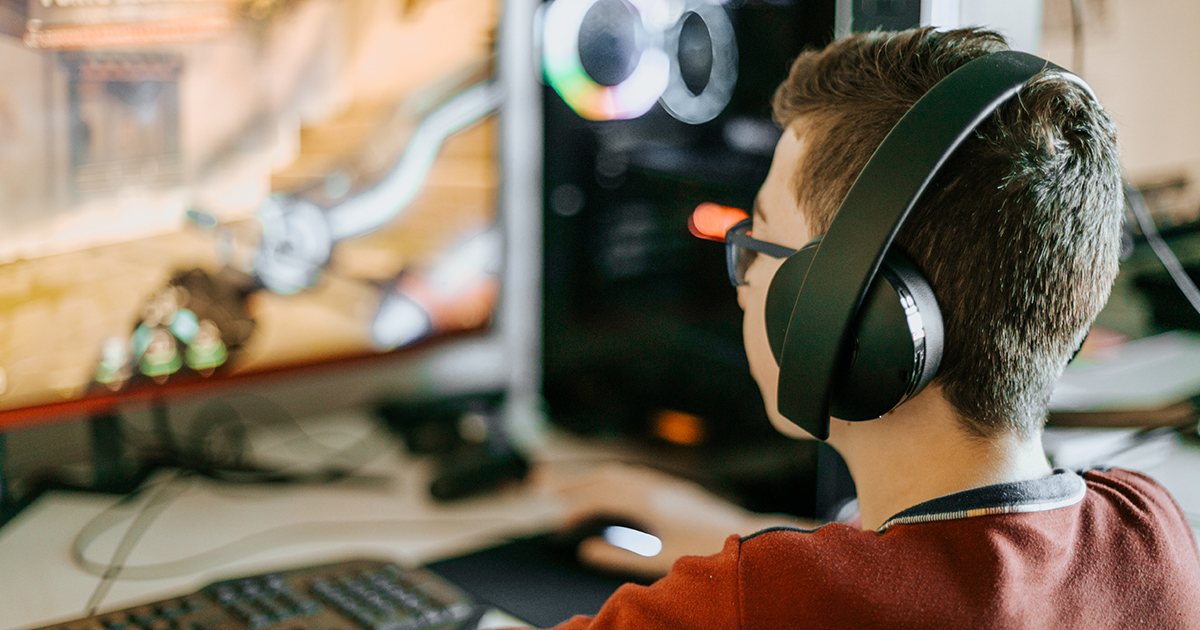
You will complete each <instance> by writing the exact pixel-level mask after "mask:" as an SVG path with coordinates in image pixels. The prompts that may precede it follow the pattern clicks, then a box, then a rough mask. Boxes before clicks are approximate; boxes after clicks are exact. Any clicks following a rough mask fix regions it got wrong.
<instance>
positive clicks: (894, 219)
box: [777, 51, 1094, 440]
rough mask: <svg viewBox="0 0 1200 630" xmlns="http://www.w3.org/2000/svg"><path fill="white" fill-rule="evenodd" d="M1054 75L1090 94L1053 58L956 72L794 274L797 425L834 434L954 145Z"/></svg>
mask: <svg viewBox="0 0 1200 630" xmlns="http://www.w3.org/2000/svg"><path fill="white" fill-rule="evenodd" d="M1048 69H1049V70H1056V71H1060V72H1062V73H1063V76H1064V78H1066V79H1068V80H1070V81H1072V82H1073V83H1077V84H1079V85H1081V86H1082V87H1084V89H1086V90H1087V91H1088V93H1089V94H1091V89H1090V88H1088V87H1087V84H1086V83H1084V82H1083V80H1082V79H1079V78H1078V77H1076V76H1075V75H1072V74H1070V73H1068V72H1066V71H1065V70H1063V69H1062V68H1060V67H1058V66H1056V65H1054V64H1052V63H1050V62H1048V61H1046V60H1044V59H1041V58H1039V57H1035V56H1033V55H1029V54H1026V53H1022V52H1015V51H1004V52H997V53H993V54H990V55H987V56H984V57H980V58H978V59H975V60H972V61H970V62H968V63H966V64H964V65H963V66H961V67H959V68H958V69H956V70H955V71H953V72H951V73H950V74H949V75H947V76H946V77H945V78H943V79H942V80H941V81H939V82H938V83H937V84H936V85H935V86H933V88H932V89H930V90H929V91H928V92H927V93H926V94H925V95H924V96H922V97H921V98H920V99H919V100H918V101H917V102H916V103H915V104H914V105H913V106H912V108H910V109H909V111H908V112H906V113H905V114H904V116H903V117H902V118H901V119H900V120H899V121H898V122H897V123H896V125H895V126H894V127H893V128H892V129H891V131H890V132H888V135H887V136H886V137H885V138H884V140H883V142H882V143H881V144H880V145H879V147H878V148H877V149H876V150H875V153H874V155H872V156H871V159H870V160H869V161H868V162H867V164H866V166H864V167H863V170H862V173H861V174H860V175H859V176H858V179H856V180H855V182H854V185H853V186H852V187H851V188H850V191H849V193H847V195H846V198H845V200H844V201H843V202H842V205H841V207H840V208H839V210H838V213H837V215H836V216H835V218H834V220H833V223H832V225H831V226H830V228H829V230H828V231H827V232H826V233H825V235H824V237H823V239H822V241H821V244H820V246H819V247H818V248H817V251H816V253H815V254H814V256H813V257H812V259H811V262H810V263H809V265H808V267H807V268H806V269H802V270H795V271H793V272H792V273H795V274H798V275H797V276H796V280H795V281H793V282H796V283H798V285H799V289H798V292H797V294H796V299H795V301H794V303H793V306H792V309H791V315H790V319H789V321H788V325H787V329H786V331H785V332H784V337H783V344H782V349H781V351H780V353H779V356H778V357H777V358H778V362H779V368H780V373H779V390H778V407H779V412H780V413H781V414H782V415H783V416H784V417H786V418H787V419H788V420H790V421H791V422H793V423H795V424H796V425H798V426H799V427H801V428H803V429H804V430H806V431H808V432H809V433H811V434H812V435H814V436H815V437H817V438H819V439H822V440H823V439H826V438H828V437H829V409H830V398H831V395H832V392H833V388H834V385H835V379H836V377H837V375H838V374H840V373H841V372H842V371H843V370H844V368H845V367H846V366H845V365H843V363H844V362H845V361H846V357H848V356H849V353H848V352H847V350H848V344H850V343H852V342H853V339H851V329H852V327H853V325H854V322H855V318H856V315H857V313H858V311H859V309H860V307H861V305H862V303H863V299H864V297H865V295H866V292H867V290H868V288H869V287H870V286H871V282H872V281H873V280H874V278H875V275H876V273H878V271H879V266H880V264H881V262H882V261H883V258H884V256H885V255H886V254H887V251H888V249H889V248H890V247H891V244H892V241H893V240H894V239H895V237H896V234H897V233H898V232H899V230H900V226H901V225H903V223H904V220H905V219H906V218H907V217H908V214H909V212H910V211H911V210H912V208H913V206H915V205H916V203H917V200H918V199H919V198H920V196H921V194H922V193H923V192H924V190H925V187H926V186H928V185H929V182H930V181H931V180H932V179H933V178H934V176H935V175H936V174H937V172H938V170H939V169H940V168H941V166H942V164H944V163H945V162H946V160H947V159H948V158H949V157H950V155H951V154H952V153H954V151H955V149H957V148H958V147H959V145H961V144H962V142H963V141H964V140H965V139H966V138H967V137H969V136H970V134H971V133H972V132H973V131H974V130H975V128H976V127H978V126H979V124H980V123H981V122H983V121H984V120H986V119H987V118H988V117H989V116H990V115H991V114H992V113H993V112H995V111H996V109H997V108H999V107H1000V105H1002V104H1003V103H1005V102H1006V101H1008V99H1010V98H1012V97H1013V96H1014V95H1015V94H1016V93H1017V92H1018V91H1019V90H1020V89H1021V88H1022V87H1023V86H1024V85H1025V84H1026V83H1028V82H1029V80H1031V79H1032V78H1034V77H1035V76H1037V75H1038V74H1040V73H1042V72H1043V71H1045V70H1048ZM1093 98H1094V95H1093ZM782 271H783V270H782V269H781V272H782ZM848 289H849V290H848Z"/></svg>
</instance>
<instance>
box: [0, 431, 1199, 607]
mask: <svg viewBox="0 0 1200 630" xmlns="http://www.w3.org/2000/svg"><path fill="white" fill-rule="evenodd" d="M357 422H358V426H359V428H358V429H356V430H359V431H361V430H364V429H363V427H364V426H366V425H367V424H368V423H367V421H366V420H365V419H363V418H359V419H357ZM350 424H353V422H352V421H351V422H350ZM550 440H551V447H550V448H549V449H548V452H549V453H552V454H553V456H554V457H555V458H556V459H560V458H561V459H567V460H578V459H580V458H586V459H591V460H595V459H598V458H603V457H604V455H605V451H604V450H602V449H601V448H599V447H591V446H590V445H588V444H586V443H582V442H580V441H578V440H571V439H568V438H566V437H565V436H561V435H552V436H551V437H550ZM1144 471H1145V472H1147V473H1149V474H1151V475H1152V476H1154V477H1155V478H1157V479H1158V480H1159V481H1160V482H1162V483H1163V484H1164V485H1165V486H1166V487H1167V488H1168V489H1169V490H1170V491H1171V492H1172V493H1173V494H1174V495H1175V496H1176V498H1177V499H1178V500H1179V502H1180V503H1181V504H1182V505H1183V507H1184V509H1185V510H1187V511H1188V512H1190V513H1191V514H1193V515H1196V514H1200V483H1198V482H1197V480H1200V446H1197V445H1195V444H1186V445H1184V446H1182V447H1180V448H1178V449H1176V450H1175V451H1173V452H1172V453H1171V455H1170V456H1169V457H1167V458H1165V459H1162V460H1160V461H1158V462H1156V463H1154V464H1153V465H1150V466H1147V467H1145V468H1144ZM362 472H363V474H365V475H379V476H380V479H381V481H380V482H379V483H367V484H355V483H338V484H332V485H325V486H306V487H257V486H255V487H237V486H229V485H221V484H214V483H212V482H209V481H203V480H191V481H189V482H188V483H191V484H192V485H191V486H190V488H189V489H188V490H187V492H185V493H184V494H183V495H182V496H180V497H179V498H178V499H177V500H175V501H174V502H173V503H171V504H170V505H169V506H168V507H167V508H166V510H165V511H164V512H163V513H162V514H161V515H160V516H159V518H158V519H157V520H156V521H155V522H154V523H153V525H151V527H150V528H149V530H148V531H147V532H146V534H145V536H143V538H142V539H141V540H140V541H139V543H138V545H137V547H136V548H135V550H134V552H133V554H132V555H131V556H130V558H129V562H128V563H127V565H128V566H137V565H145V564H156V563H161V562H166V561H172V560H177V559H180V558H185V557H189V556H192V555H194V554H197V553H201V552H205V551H208V550H212V549H216V548H218V547H221V546H222V545H226V544H228V543H230V542H232V541H236V540H239V539H242V538H245V537H247V536H249V535H252V534H255V533H259V532H268V531H270V532H272V533H271V535H270V540H269V545H265V546H263V547H261V548H260V549H258V550H257V551H256V552H254V553H249V554H246V555H243V556H240V557H238V558H237V559H235V560H232V561H230V562H227V563H223V564H220V565H219V566H215V567H212V568H208V569H204V570H201V571H197V572H195V573H191V574H188V575H182V576H178V577H171V578H164V579H155V580H144V581H131V580H119V581H117V582H116V583H115V584H114V586H113V588H112V590H111V591H110V592H109V594H108V596H107V597H106V598H105V600H104V604H103V606H102V609H115V608H121V607H123V606H128V605H133V604H137V603H141V602H144V601H148V600H156V599H161V598H166V597H171V596H175V595H180V594H184V593H189V592H192V591H195V590H196V589H198V588H200V587H202V586H204V585H206V584H208V583H210V582H212V581H215V580H219V579H224V578H229V577H234V576H238V575H246V574H253V573H257V572H262V571H266V570H271V569H277V568H286V567H288V566H300V565H307V564H316V563H320V562H324V561H331V560H335V559H342V558H346V557H353V556H367V557H382V558H385V559H392V560H396V561H399V562H401V563H421V562H427V561H432V560H436V559H439V558H444V557H449V556H453V555H457V554H461V553H464V552H467V551H470V550H473V549H476V548H480V547H482V546H485V545H488V544H490V543H494V542H498V541H501V540H504V539H506V538H509V537H513V536H520V535H525V534H531V533H535V532H538V531H542V530H544V529H546V528H547V527H549V526H550V524H551V523H553V522H554V520H555V517H556V516H557V515H558V514H559V510H560V509H561V506H559V505H557V504H556V502H555V501H554V500H552V499H550V498H547V497H544V496H538V495H537V494H536V493H533V492H530V491H528V490H527V489H525V488H511V489H509V490H505V491H503V492H500V493H497V494H493V495H489V496H486V497H481V498H478V499H470V500H466V501H462V502H458V503H453V504H437V503H434V502H432V501H431V500H430V499H429V497H428V493H427V491H426V488H427V482H428V479H429V473H430V471H429V462H427V461H424V460H420V459H413V458H409V457H407V456H405V455H404V454H403V453H402V452H401V450H400V449H398V448H395V449H387V450H385V451H384V453H383V455H381V456H380V457H378V458H377V459H375V460H374V461H372V462H371V463H370V464H369V465H368V466H367V467H365V468H364V470H363V471H362ZM113 501H114V499H113V498H112V497H104V496H98V495H87V494H71V493H55V494H49V495H46V496H44V497H43V498H42V499H40V500H39V501H37V502H36V503H35V504H34V505H33V506H31V507H30V508H29V509H28V510H26V511H25V512H24V513H23V514H21V515H20V516H19V517H18V518H17V519H15V520H13V521H12V522H11V523H10V524H9V525H8V526H7V527H6V528H5V529H4V530H0V630H17V629H21V628H32V627H36V626H41V625H45V624H48V623H53V622H56V621H64V620H68V619H73V618H77V617H79V616H80V615H81V614H82V613H83V608H84V605H85V603H86V602H87V600H88V598H89V597H90V596H91V594H92V592H93V590H94V589H95V588H96V585H97V583H98V579H97V578H96V577H95V576H92V575H89V574H87V573H84V572H83V571H81V570H80V569H79V568H77V567H76V566H75V565H74V564H73V563H72V561H71V557H70V553H71V541H72V540H73V539H74V537H75V536H76V534H78V533H79V531H80V530H81V529H82V528H83V527H84V526H85V524H86V523H87V522H88V521H89V520H90V519H92V518H93V517H95V516H96V515H97V514H99V513H100V512H101V511H103V510H104V509H105V508H106V507H108V506H109V505H111V504H112V503H113ZM350 522H356V523H359V524H360V525H357V526H350V525H346V523H350ZM312 523H326V524H327V525H328V527H324V528H320V529H318V530H317V531H312V530H307V529H304V528H303V527H302V526H303V525H304V524H312ZM123 530H124V526H119V527H117V528H115V529H114V531H112V532H109V533H108V534H107V535H105V536H102V537H101V538H99V539H97V541H96V542H95V544H94V545H93V546H92V548H91V549H89V550H88V557H89V558H92V559H96V560H102V561H103V560H107V559H108V558H109V557H110V556H111V554H112V552H113V549H114V548H115V546H116V544H117V542H118V539H119V537H120V535H121V534H122V533H123Z"/></svg>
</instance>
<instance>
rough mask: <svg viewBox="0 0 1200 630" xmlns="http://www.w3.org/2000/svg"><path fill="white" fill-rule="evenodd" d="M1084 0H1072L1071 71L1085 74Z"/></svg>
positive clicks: (1079, 74) (1081, 74) (1080, 74)
mask: <svg viewBox="0 0 1200 630" xmlns="http://www.w3.org/2000/svg"><path fill="white" fill-rule="evenodd" d="M1083 1H1084V0H1071V72H1072V73H1074V74H1076V75H1078V76H1083V22H1084V20H1083Z"/></svg>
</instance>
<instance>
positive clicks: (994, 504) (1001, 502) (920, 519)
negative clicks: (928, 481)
mask: <svg viewBox="0 0 1200 630" xmlns="http://www.w3.org/2000/svg"><path fill="white" fill-rule="evenodd" d="M1086 492H1087V484H1085V483H1084V481H1083V477H1080V476H1079V475H1078V474H1076V473H1075V472H1073V471H1070V470H1063V469H1058V470H1055V471H1054V474H1052V475H1050V476H1049V477H1042V478H1041V479H1030V480H1028V481H1013V482H1009V483H999V484H996V485H992V486H983V487H982V488H972V489H970V490H964V491H962V492H955V493H953V494H947V495H946V496H942V497H938V498H936V499H933V500H930V501H926V502H924V503H921V504H918V505H914V506H913V507H910V508H908V509H907V510H904V511H903V512H900V513H899V514H897V515H895V516H893V517H892V518H889V519H888V520H887V522H885V523H884V524H883V526H881V527H880V528H879V529H878V530H876V531H878V532H880V533H883V532H884V531H887V528H889V527H891V526H892V525H907V524H912V523H930V522H933V521H950V520H955V519H960V518H971V517H973V516H988V515H992V514H1016V513H1020V512H1044V511H1047V510H1056V509H1058V508H1063V507H1067V506H1071V505H1075V504H1076V503H1079V502H1080V501H1082V500H1083V495H1084V494H1085V493H1086Z"/></svg>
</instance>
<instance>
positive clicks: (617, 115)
mask: <svg viewBox="0 0 1200 630" xmlns="http://www.w3.org/2000/svg"><path fill="white" fill-rule="evenodd" d="M597 1H598V0H555V1H554V2H553V3H551V4H550V5H549V7H547V9H546V13H545V21H544V23H543V30H542V32H543V39H542V42H543V51H542V62H543V64H544V68H545V72H546V78H547V80H548V81H549V83H550V85H551V87H553V88H554V90H555V91H556V92H558V94H559V96H561V97H562V99H563V100H564V101H566V103H567V105H568V106H570V107H571V109H573V110H575V113H577V114H579V115H580V116H583V117H584V118H587V119H589V120H619V119H626V118H636V117H638V116H641V115H642V114H644V113H646V112H647V111H649V109H650V108H651V107H653V106H654V103H655V102H656V101H658V98H659V96H661V95H662V93H663V91H664V90H666V88H667V83H668V79H669V77H670V72H671V61H670V59H669V58H668V57H667V53H666V52H664V51H663V47H662V37H663V29H662V28H659V27H658V26H657V25H656V24H653V23H648V21H647V19H646V16H648V15H654V9H656V8H657V7H656V6H655V5H656V4H657V3H656V2H655V0H631V2H630V4H632V5H633V6H634V8H636V9H637V11H638V15H639V17H640V18H641V21H642V27H643V28H642V31H643V32H644V33H645V34H646V35H647V37H648V38H649V39H650V40H652V41H648V42H646V45H645V46H644V47H643V50H642V54H641V56H640V57H639V58H638V62H637V65H636V66H635V67H634V69H633V72H632V73H630V75H629V76H628V77H627V78H626V79H625V80H624V81H621V82H620V83H618V84H616V85H601V84H599V83H596V82H595V81H593V80H592V79H591V78H590V77H589V76H588V75H587V73H586V72H584V70H583V62H582V61H581V60H580V59H579V28H580V26H581V25H582V24H583V18H584V16H586V15H587V12H588V10H589V9H591V8H592V7H593V6H594V5H595V4H596V2H597Z"/></svg>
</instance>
